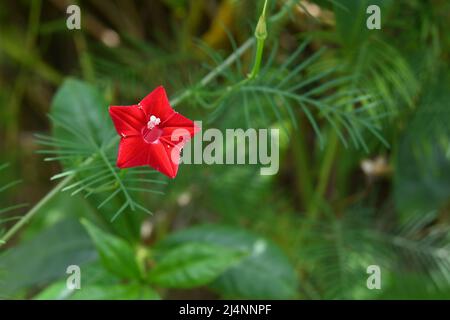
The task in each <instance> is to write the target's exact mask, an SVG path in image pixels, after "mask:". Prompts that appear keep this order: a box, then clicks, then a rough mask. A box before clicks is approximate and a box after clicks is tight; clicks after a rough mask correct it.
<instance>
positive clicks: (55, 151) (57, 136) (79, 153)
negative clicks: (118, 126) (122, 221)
mask: <svg viewBox="0 0 450 320" xmlns="http://www.w3.org/2000/svg"><path fill="white" fill-rule="evenodd" d="M50 119H51V121H52V123H53V125H54V129H53V135H52V136H45V135H40V134H39V135H36V137H37V142H38V143H39V144H41V145H43V146H45V147H49V149H44V150H40V151H38V153H40V154H44V155H49V156H48V157H46V158H45V161H59V162H61V164H62V166H63V168H64V170H63V172H61V173H59V174H57V175H55V176H53V177H52V180H57V179H62V178H64V179H66V180H64V186H63V189H62V190H63V191H70V192H71V194H72V195H76V194H78V193H83V194H84V196H85V197H86V198H90V197H92V196H94V195H102V200H101V202H100V203H99V204H98V205H97V208H98V209H101V208H102V207H104V206H105V205H107V204H108V203H109V202H110V201H112V200H113V199H115V198H119V199H120V202H121V205H120V206H119V209H118V210H117V211H116V212H115V213H114V214H113V216H112V220H115V219H116V218H117V217H118V216H119V215H120V214H121V213H123V212H124V211H125V210H127V209H130V210H132V211H134V210H136V209H138V210H141V211H144V212H146V213H149V214H151V211H150V210H149V209H147V208H146V206H145V205H144V204H143V203H142V202H140V201H139V200H138V198H139V197H138V194H139V193H140V194H142V193H154V194H162V191H161V190H160V189H161V188H158V186H160V185H163V184H165V183H166V182H165V181H163V180H160V179H158V177H155V178H153V175H154V173H155V172H156V171H154V170H152V169H151V168H136V169H129V170H119V169H118V168H117V167H116V165H115V161H116V155H117V146H118V142H119V139H118V138H117V136H116V133H115V131H114V129H113V127H112V122H111V120H110V119H109V117H108V113H107V103H106V102H105V100H104V99H103V97H102V96H101V95H100V93H99V92H97V90H96V89H95V88H93V87H92V86H90V85H88V84H86V83H83V82H81V81H77V80H72V79H69V80H67V81H66V82H65V83H64V84H63V86H62V87H61V89H60V90H59V91H58V93H57V94H56V96H55V98H54V100H53V104H52V110H51V113H50Z"/></svg>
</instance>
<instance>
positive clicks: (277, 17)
mask: <svg viewBox="0 0 450 320" xmlns="http://www.w3.org/2000/svg"><path fill="white" fill-rule="evenodd" d="M294 4H295V1H294V0H291V1H289V2H288V3H287V4H285V5H284V7H283V8H282V10H281V11H280V12H279V13H278V14H276V15H274V16H272V17H270V18H269V21H270V22H277V21H279V20H281V19H282V18H283V17H284V16H286V15H287V13H288V12H289V10H290V8H292V6H293V5H294ZM266 7H267V0H266V1H265V2H264V8H263V13H262V15H261V17H260V20H261V18H263V22H261V25H260V21H258V25H259V27H260V28H259V30H258V26H257V28H256V29H257V30H256V32H255V36H256V38H257V40H258V41H260V42H261V39H260V38H264V39H265V36H264V32H262V31H263V30H264V28H265V14H266ZM257 34H258V35H257ZM258 37H260V38H258ZM264 39H263V40H262V44H264ZM254 42H255V38H249V39H248V40H247V41H245V42H244V43H243V44H242V45H241V46H240V47H239V48H238V49H237V50H236V51H234V52H233V53H232V54H231V55H230V56H229V57H228V58H227V59H226V60H225V61H224V62H222V63H221V64H220V65H218V66H217V67H216V68H215V69H214V70H212V71H211V72H209V73H208V74H207V75H206V76H204V77H203V78H202V79H201V80H200V82H199V84H198V85H199V86H202V87H203V86H206V85H207V84H209V83H210V82H211V81H212V80H213V79H215V78H216V77H217V76H218V75H219V74H220V73H221V72H222V71H223V70H224V69H225V68H227V67H229V66H230V65H231V64H232V63H234V62H235V61H236V59H238V58H239V57H240V56H241V55H242V54H244V53H245V52H246V51H247V50H248V49H249V48H250V47H251V46H252V45H253V43H254ZM259 46H261V44H260V45H259ZM258 56H259V58H258ZM261 58H262V48H260V49H259V50H258V47H257V50H256V59H255V65H254V67H253V70H255V72H253V71H252V73H254V74H255V76H256V75H257V72H258V71H259V66H260V64H261ZM252 73H251V74H252ZM250 77H251V76H250ZM245 80H246V79H245ZM55 82H56V83H59V82H60V79H58V80H57V81H55ZM193 93H194V91H193V90H186V91H184V92H183V93H182V94H181V95H179V96H177V97H175V98H173V99H172V100H171V101H170V102H171V105H172V106H175V105H177V104H179V103H180V102H181V101H183V100H184V99H186V98H188V97H190V96H191V95H192V94H193ZM116 141H117V137H115V138H113V139H112V140H111V141H110V143H108V146H107V147H106V148H108V147H109V146H110V145H112V144H113V143H114V142H116ZM90 161H92V158H89V159H87V160H86V162H90ZM81 165H84V164H81ZM74 178H75V173H73V174H71V175H68V176H67V177H66V178H65V179H64V180H62V181H61V182H60V183H59V184H57V185H56V186H55V187H54V188H53V189H52V190H51V191H50V192H49V193H48V194H47V195H46V196H45V197H44V198H42V199H41V200H40V201H39V202H38V203H37V204H36V205H35V206H34V207H33V208H32V209H31V210H30V211H28V212H27V213H26V214H25V215H24V216H23V218H22V219H21V220H20V221H19V222H17V223H16V224H15V225H14V226H13V227H12V228H11V229H10V230H9V231H8V232H7V233H6V234H5V235H4V236H3V237H2V239H0V247H1V246H2V245H4V244H5V243H6V241H8V240H9V239H10V238H11V237H12V236H13V235H14V234H15V233H16V232H17V231H18V230H19V229H20V228H22V226H24V225H25V224H26V223H27V222H28V221H29V220H30V219H31V218H32V217H33V216H34V215H35V214H36V213H37V212H38V211H39V210H40V209H41V208H42V207H43V206H44V205H45V204H46V203H47V202H49V201H50V200H51V199H52V198H53V197H54V196H55V195H56V194H57V193H58V192H59V191H61V190H62V189H63V188H64V187H65V186H66V185H67V184H68V183H69V182H70V181H72V179H74Z"/></svg>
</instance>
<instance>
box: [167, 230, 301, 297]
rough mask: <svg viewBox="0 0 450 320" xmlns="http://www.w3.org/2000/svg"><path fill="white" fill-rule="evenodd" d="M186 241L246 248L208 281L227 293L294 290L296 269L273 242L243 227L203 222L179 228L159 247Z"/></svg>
mask: <svg viewBox="0 0 450 320" xmlns="http://www.w3.org/2000/svg"><path fill="white" fill-rule="evenodd" d="M186 242H194V243H204V244H205V245H206V244H210V245H211V244H214V245H219V246H226V247H228V248H230V249H234V250H240V251H243V252H247V256H246V257H244V258H243V259H242V260H241V261H240V262H239V263H238V264H236V265H234V266H232V267H231V268H230V269H229V270H227V271H226V272H225V273H224V274H223V275H221V276H220V277H219V278H218V279H217V280H216V281H214V282H213V283H212V285H211V287H212V288H214V289H215V290H217V291H218V292H220V293H221V294H222V295H224V296H226V297H241V298H250V297H252V298H259V299H264V298H265V299H287V298H293V297H294V296H295V292H296V290H297V283H298V282H297V279H296V275H295V271H294V269H293V267H292V266H291V264H290V263H289V261H288V259H287V258H286V257H285V255H284V254H283V253H282V252H281V251H280V249H279V248H278V247H277V246H276V245H274V244H273V243H271V242H269V241H267V240H266V239H263V238H261V237H258V236H256V235H254V234H252V233H249V232H246V231H245V230H241V229H237V228H232V227H226V226H216V225H204V226H198V227H194V228H191V229H188V230H184V231H180V232H178V233H175V234H173V235H171V236H170V237H169V238H167V239H165V240H163V242H162V243H161V244H160V246H162V247H172V246H176V245H180V244H183V243H186Z"/></svg>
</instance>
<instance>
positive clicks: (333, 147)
mask: <svg viewBox="0 0 450 320" xmlns="http://www.w3.org/2000/svg"><path fill="white" fill-rule="evenodd" d="M338 143H339V140H338V136H337V133H336V132H335V131H333V132H331V133H330V139H329V142H328V145H327V149H326V151H325V156H324V158H323V160H322V165H321V167H320V172H319V182H318V184H317V188H316V191H315V193H314V197H313V199H312V202H311V206H310V208H309V214H310V216H311V217H314V216H315V215H316V214H317V210H318V204H319V202H320V201H321V200H322V199H323V197H324V195H325V191H326V189H327V186H328V182H329V178H330V173H331V169H332V167H333V162H334V159H335V157H336V153H337V150H338Z"/></svg>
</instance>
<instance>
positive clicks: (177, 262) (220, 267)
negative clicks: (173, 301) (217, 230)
mask: <svg viewBox="0 0 450 320" xmlns="http://www.w3.org/2000/svg"><path fill="white" fill-rule="evenodd" d="M160 255H161V258H160V259H158V260H157V264H156V266H155V267H154V268H153V269H152V270H151V271H150V272H149V274H148V279H149V281H150V282H151V283H154V284H156V285H159V286H162V287H168V288H192V287H197V286H201V285H206V284H209V283H210V282H212V281H213V280H215V279H216V278H217V277H218V276H220V275H221V274H222V273H223V272H224V271H226V270H227V269H229V268H230V267H231V266H233V265H234V264H236V263H237V262H239V261H240V260H241V259H242V258H243V255H244V253H242V252H240V251H238V250H230V249H229V248H227V247H223V246H218V245H211V244H207V243H195V242H194V243H187V244H182V245H180V246H177V247H174V248H171V249H170V250H168V251H166V252H163V253H160Z"/></svg>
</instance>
